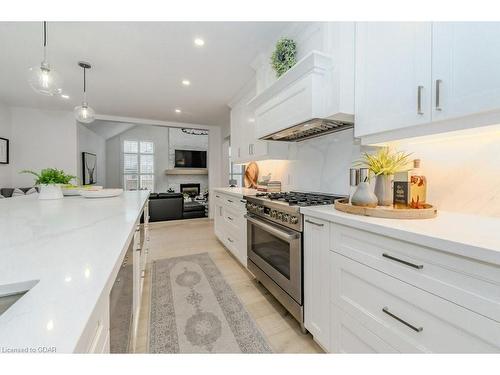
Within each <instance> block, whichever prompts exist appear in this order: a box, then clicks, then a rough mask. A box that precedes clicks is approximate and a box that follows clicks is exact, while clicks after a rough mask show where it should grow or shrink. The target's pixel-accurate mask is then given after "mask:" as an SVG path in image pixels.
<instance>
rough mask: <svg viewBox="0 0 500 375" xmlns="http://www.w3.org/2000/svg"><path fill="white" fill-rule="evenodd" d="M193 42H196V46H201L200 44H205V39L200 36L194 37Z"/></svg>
mask: <svg viewBox="0 0 500 375" xmlns="http://www.w3.org/2000/svg"><path fill="white" fill-rule="evenodd" d="M194 44H196V45H197V46H198V47H201V46H203V45H205V41H204V40H203V39H201V38H196V39H195V40H194Z"/></svg>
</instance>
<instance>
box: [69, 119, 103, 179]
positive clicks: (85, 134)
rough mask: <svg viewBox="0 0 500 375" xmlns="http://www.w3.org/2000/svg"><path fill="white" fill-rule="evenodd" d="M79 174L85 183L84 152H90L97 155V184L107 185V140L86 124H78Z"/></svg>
mask: <svg viewBox="0 0 500 375" xmlns="http://www.w3.org/2000/svg"><path fill="white" fill-rule="evenodd" d="M76 130H77V158H78V160H77V165H76V166H77V173H78V174H77V176H78V178H80V179H81V183H83V174H82V168H83V163H82V152H90V153H91V154H95V155H96V157H97V168H96V173H97V182H96V184H97V185H101V186H105V185H106V140H105V139H104V138H103V137H101V136H100V135H98V134H96V133H94V132H93V131H92V130H90V129H89V128H87V127H86V126H85V125H82V124H77V126H76Z"/></svg>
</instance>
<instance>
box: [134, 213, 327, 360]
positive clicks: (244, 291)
mask: <svg viewBox="0 0 500 375" xmlns="http://www.w3.org/2000/svg"><path fill="white" fill-rule="evenodd" d="M150 227H151V231H150V243H149V258H148V266H147V269H146V278H145V282H144V291H143V293H144V295H143V299H142V305H141V311H140V314H139V327H138V335H137V342H136V345H135V352H137V353H146V352H147V341H148V336H147V334H148V323H149V322H148V320H149V306H150V276H151V275H150V269H151V267H150V266H151V262H152V261H154V260H156V259H162V258H170V257H175V256H181V255H187V254H196V253H201V252H208V253H209V254H210V256H211V257H212V260H213V261H214V262H215V264H216V265H217V267H219V269H220V271H221V272H222V274H223V276H224V278H225V279H226V281H227V282H228V283H229V285H230V286H231V287H232V288H233V290H234V292H235V293H236V295H237V296H238V297H239V298H240V300H241V301H242V303H243V304H244V306H245V307H246V309H247V310H248V312H249V313H250V315H251V316H252V317H253V318H254V319H255V321H256V323H257V325H258V326H259V328H260V329H261V331H262V332H263V333H264V335H265V336H266V338H267V340H268V342H269V344H270V345H271V346H272V348H273V351H274V352H275V353H323V350H322V349H321V348H320V347H319V346H318V345H317V344H316V343H315V342H314V341H313V339H312V336H311V335H310V334H307V335H303V334H302V333H301V332H300V327H299V324H298V323H297V322H296V321H295V320H294V318H292V317H291V316H290V315H289V314H287V312H286V310H285V309H284V308H283V307H282V306H281V305H280V303H279V302H278V301H276V299H275V298H274V297H273V296H272V295H271V294H269V292H268V291H267V290H266V289H265V288H263V287H262V286H261V285H260V284H259V283H257V282H256V281H255V280H253V277H252V275H251V274H250V273H249V272H248V271H247V270H246V269H245V268H244V267H243V266H242V265H241V264H240V263H239V262H238V261H237V260H236V259H235V258H233V256H232V255H231V254H230V253H229V252H228V251H227V250H226V249H225V247H224V246H223V245H222V244H221V243H220V242H219V241H218V240H217V238H216V237H215V235H214V231H213V221H212V220H209V219H191V220H179V221H169V222H162V223H152V224H151V225H150Z"/></svg>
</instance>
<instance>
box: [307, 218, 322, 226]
mask: <svg viewBox="0 0 500 375" xmlns="http://www.w3.org/2000/svg"><path fill="white" fill-rule="evenodd" d="M306 223H309V224H312V225H316V226H317V227H322V226H324V225H325V224H320V223H315V222H314V221H311V220H308V219H306Z"/></svg>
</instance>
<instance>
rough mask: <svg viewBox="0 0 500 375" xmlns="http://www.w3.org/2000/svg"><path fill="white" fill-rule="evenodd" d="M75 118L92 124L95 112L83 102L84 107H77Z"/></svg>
mask: <svg viewBox="0 0 500 375" xmlns="http://www.w3.org/2000/svg"><path fill="white" fill-rule="evenodd" d="M75 118H76V120H77V121H79V122H83V123H84V124H90V123H91V122H93V121H94V120H95V112H94V110H93V109H92V108H90V107H89V106H88V105H87V103H85V102H83V103H82V105H79V106H77V107H75Z"/></svg>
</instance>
